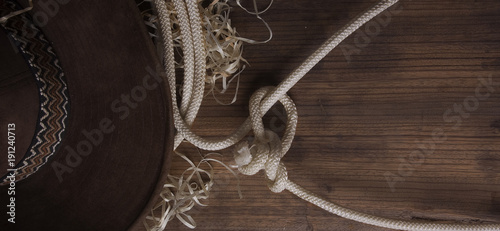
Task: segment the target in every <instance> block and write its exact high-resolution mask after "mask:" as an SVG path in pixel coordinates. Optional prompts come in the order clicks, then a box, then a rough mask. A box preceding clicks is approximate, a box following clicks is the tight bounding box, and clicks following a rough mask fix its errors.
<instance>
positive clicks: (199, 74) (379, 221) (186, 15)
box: [154, 0, 500, 231]
mask: <svg viewBox="0 0 500 231" xmlns="http://www.w3.org/2000/svg"><path fill="white" fill-rule="evenodd" d="M396 2H397V0H382V1H380V2H378V3H377V4H375V5H374V6H373V7H371V8H370V9H368V10H366V11H365V12H364V13H362V14H360V15H359V16H357V17H356V18H354V19H353V20H352V21H351V22H349V23H348V24H347V25H346V26H344V27H343V28H342V29H340V30H339V31H338V32H337V33H335V34H334V35H333V36H332V37H330V38H329V39H328V40H327V41H326V42H325V43H324V44H323V45H321V47H320V48H319V49H318V50H316V51H315V52H314V53H313V54H312V55H311V56H309V57H308V58H307V59H306V60H305V61H304V62H303V63H302V64H301V65H300V66H299V67H298V68H296V69H295V70H294V71H293V72H292V74H290V75H289V76H288V77H287V78H286V79H285V80H284V81H283V82H281V83H280V84H279V85H278V86H277V87H264V88H261V89H259V90H257V91H256V92H255V93H254V94H253V95H252V97H251V99H250V117H249V118H248V119H247V120H246V121H245V122H244V123H243V124H242V125H241V126H240V127H239V128H238V129H237V130H235V131H234V132H233V134H231V135H230V136H228V137H225V138H223V139H217V140H209V139H205V138H203V137H200V136H198V135H196V134H195V133H194V132H192V131H191V129H190V126H191V124H192V123H193V121H194V119H195V118H196V115H197V113H198V110H199V108H200V105H201V102H202V100H203V90H204V85H203V79H204V77H205V72H206V67H205V65H206V64H205V57H206V56H205V53H204V52H205V51H204V40H203V36H202V30H201V19H200V17H199V12H198V9H197V6H196V4H197V2H196V0H173V3H174V5H175V10H176V11H177V13H178V15H179V24H180V30H181V34H182V48H183V58H184V64H185V66H184V86H183V91H182V99H181V105H180V107H179V106H178V104H177V96H176V90H177V89H176V81H175V80H176V75H175V57H174V48H173V47H174V44H173V41H172V30H171V22H170V18H169V17H168V16H167V15H168V12H167V7H166V3H165V0H155V1H154V4H155V7H156V9H157V10H158V16H159V19H160V20H159V24H160V30H161V35H162V42H163V44H162V45H163V49H164V68H165V72H166V74H167V78H168V86H167V87H169V88H170V92H171V97H172V104H173V115H174V123H175V128H176V129H177V134H176V137H175V146H174V150H175V149H176V148H177V147H178V146H179V144H180V143H181V142H182V141H183V140H184V139H185V140H187V141H189V142H190V143H192V144H193V145H195V146H196V147H198V148H200V149H204V150H212V151H215V150H221V149H224V148H228V147H230V146H232V145H235V144H236V146H235V147H236V148H235V152H234V157H235V161H236V163H237V164H238V170H239V171H240V172H242V173H243V174H246V175H253V174H255V173H257V172H258V171H260V170H264V171H265V173H266V178H267V181H268V186H269V189H270V190H271V191H273V192H282V191H283V190H288V191H289V192H291V193H293V194H295V195H296V196H298V197H300V198H302V199H303V200H305V201H308V202H310V203H312V204H314V205H316V206H318V207H320V208H322V209H324V210H326V211H328V212H330V213H333V214H335V215H338V216H341V217H344V218H347V219H350V220H354V221H358V222H362V223H366V224H370V225H375V226H379V227H385V228H391V229H398V230H415V231H417V230H418V231H424V230H439V231H444V230H448V231H466V230H468V231H471V230H481V231H483V230H490V231H492V230H500V224H477V225H470V224H438V223H425V222H415V221H403V220H395V219H388V218H382V217H377V216H373V215H368V214H364V213H361V212H357V211H353V210H351V209H347V208H344V207H341V206H339V205H336V204H334V203H331V202H328V201H326V200H324V199H321V198H320V197H318V196H316V195H315V194H313V193H311V192H309V191H307V190H306V189H304V188H302V187H300V186H299V185H297V184H295V183H294V182H292V181H291V180H289V179H288V175H287V170H286V167H285V165H284V164H283V163H282V162H281V158H283V156H284V155H285V154H286V153H287V151H288V149H289V148H290V146H291V143H292V140H293V137H294V135H295V129H296V126H297V118H298V116H297V109H296V107H295V104H294V103H293V101H292V99H291V98H290V97H288V96H287V95H286V93H287V92H288V90H290V89H291V88H292V87H293V86H294V85H295V84H296V83H297V82H298V81H299V80H300V79H302V77H304V76H305V74H307V72H309V70H311V69H312V68H313V67H314V66H315V65H316V64H317V63H318V62H319V61H321V60H322V59H323V58H324V57H325V56H326V55H327V54H328V53H329V52H330V51H331V50H333V49H334V48H335V47H336V46H337V45H338V44H339V43H340V42H342V41H343V40H344V39H345V38H347V37H348V36H349V35H351V34H352V33H353V32H354V31H356V30H357V29H358V28H360V27H361V26H362V25H363V24H365V23H366V22H368V21H369V20H371V19H372V18H374V17H375V16H377V15H378V14H380V13H381V12H382V11H384V10H386V9H387V8H389V7H390V6H392V5H393V4H395V3H396ZM278 101H279V102H280V103H281V104H283V106H284V107H285V110H286V113H287V123H286V130H285V135H284V136H283V137H282V138H281V139H280V138H279V137H278V135H277V134H276V133H274V132H273V131H271V130H269V129H265V128H264V125H263V123H262V117H263V116H264V114H265V113H266V112H267V111H268V110H269V109H270V108H271V107H272V106H273V105H274V104H275V103H276V102H278ZM250 130H252V131H253V133H254V134H255V139H254V141H253V142H252V144H248V143H247V142H240V143H238V142H239V141H240V140H241V139H242V138H243V137H245V136H246V135H247V134H248V132H250ZM237 143H238V144H237ZM164 227H165V226H164V225H163V226H162V227H161V228H162V229H163V228H164Z"/></svg>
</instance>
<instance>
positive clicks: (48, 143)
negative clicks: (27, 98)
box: [0, 0, 69, 185]
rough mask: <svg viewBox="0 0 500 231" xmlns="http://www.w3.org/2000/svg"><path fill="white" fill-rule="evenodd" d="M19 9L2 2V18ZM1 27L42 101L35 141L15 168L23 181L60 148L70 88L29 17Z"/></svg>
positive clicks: (1, 182) (5, 181) (0, 181)
mask: <svg viewBox="0 0 500 231" xmlns="http://www.w3.org/2000/svg"><path fill="white" fill-rule="evenodd" d="M19 9H21V8H20V6H19V5H18V4H17V3H16V2H15V1H12V0H7V1H0V15H5V14H8V13H9V12H13V11H16V10H19ZM0 26H1V28H2V29H4V30H5V32H6V33H7V34H8V36H9V37H10V39H11V40H12V41H14V43H15V44H16V46H17V48H18V49H19V51H20V52H21V53H22V54H23V56H24V58H25V60H26V61H27V63H28V65H29V67H30V69H31V71H32V73H33V76H34V77H35V79H36V82H37V86H38V91H39V98H40V111H39V114H38V124H37V127H36V129H35V135H34V138H33V140H32V142H31V145H30V147H29V149H28V151H27V152H26V154H25V155H24V157H23V158H22V159H21V161H20V162H19V163H18V164H17V165H16V167H15V168H16V169H17V174H16V181H20V180H23V179H25V178H27V177H28V176H30V175H32V174H33V173H35V172H36V171H38V169H40V168H41V167H42V166H43V165H44V164H45V163H47V161H48V160H49V158H50V157H51V156H52V155H53V154H54V153H55V152H56V151H57V150H58V148H59V147H60V144H61V140H62V137H63V135H64V131H65V128H66V119H67V117H68V112H69V96H68V88H67V84H66V78H65V76H64V73H63V71H62V68H61V66H60V63H59V60H58V58H57V56H56V54H55V53H54V49H53V48H52V46H51V45H50V42H49V41H48V40H47V39H46V37H45V35H44V34H43V33H42V32H41V30H40V29H39V28H38V27H37V26H36V25H35V24H34V23H33V20H32V19H31V17H30V15H29V14H21V15H18V16H15V17H13V18H10V19H9V20H7V22H5V23H3V24H0ZM9 182H10V180H9V179H7V176H3V177H2V178H0V185H6V184H8V183H9Z"/></svg>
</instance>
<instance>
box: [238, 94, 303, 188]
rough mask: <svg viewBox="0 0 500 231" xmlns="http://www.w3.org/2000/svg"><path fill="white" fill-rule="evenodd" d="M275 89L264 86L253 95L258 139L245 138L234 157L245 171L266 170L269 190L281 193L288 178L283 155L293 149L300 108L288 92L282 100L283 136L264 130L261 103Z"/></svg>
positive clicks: (246, 173) (251, 99) (240, 168)
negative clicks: (285, 115)
mask: <svg viewBox="0 0 500 231" xmlns="http://www.w3.org/2000/svg"><path fill="white" fill-rule="evenodd" d="M273 91H274V88H273V87H264V88H261V89H259V90H257V91H256V92H255V93H254V94H253V95H252V97H251V98H250V120H251V122H252V130H253V133H254V135H255V139H254V141H253V142H252V144H251V145H249V143H248V142H246V141H244V142H240V143H239V144H237V145H236V146H235V149H234V159H235V161H236V164H237V165H238V170H239V171H240V172H241V173H242V174H245V175H254V174H256V173H257V172H259V171H260V170H264V171H265V173H266V178H267V181H268V182H267V184H268V187H269V189H270V190H271V191H273V192H277V193H279V192H281V191H283V190H284V189H285V188H286V184H287V181H288V173H287V171H286V167H285V165H284V164H283V163H282V162H281V158H283V156H284V155H285V154H286V152H287V151H288V149H290V145H291V143H292V140H293V136H294V135H295V128H296V125H297V110H296V108H295V104H294V103H293V101H292V99H290V97H288V96H287V95H286V94H285V95H284V96H282V97H281V98H280V99H279V101H280V102H281V103H282V104H283V106H284V108H285V111H286V114H287V124H286V129H285V133H284V136H283V139H280V137H279V136H278V134H276V133H275V132H274V131H271V130H269V129H265V128H264V124H263V122H262V117H263V116H264V114H265V111H262V103H263V102H264V100H265V97H267V96H268V95H270V94H269V93H271V92H273ZM266 111H267V110H266Z"/></svg>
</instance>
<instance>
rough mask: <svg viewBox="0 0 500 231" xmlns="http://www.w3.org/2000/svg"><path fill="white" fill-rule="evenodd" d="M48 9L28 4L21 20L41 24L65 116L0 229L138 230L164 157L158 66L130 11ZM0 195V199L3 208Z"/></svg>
mask: <svg viewBox="0 0 500 231" xmlns="http://www.w3.org/2000/svg"><path fill="white" fill-rule="evenodd" d="M52 2H54V3H55V4H57V7H51V8H50V7H49V8H46V5H43V4H37V3H36V2H35V6H34V8H33V10H32V11H31V12H30V14H31V15H32V16H33V17H34V20H35V21H36V20H37V18H36V17H37V16H38V17H42V16H40V15H42V14H45V15H46V16H48V17H47V18H48V19H47V20H46V23H43V24H40V27H41V30H42V31H43V33H44V34H45V35H46V37H47V38H48V40H49V41H50V42H51V44H52V47H53V49H54V52H55V53H56V54H57V56H58V59H59V61H60V65H61V67H62V70H63V72H64V74H65V77H66V80H67V85H68V92H69V98H70V102H71V107H70V111H69V113H68V118H67V121H66V128H65V132H64V135H63V136H62V139H61V141H60V142H61V143H60V146H59V148H58V150H57V151H56V152H55V153H54V155H53V156H52V157H51V158H50V159H49V160H48V163H47V164H45V165H44V166H42V167H41V168H40V169H39V170H38V171H37V172H36V173H35V174H33V175H32V176H30V177H29V178H27V179H25V180H22V181H19V182H17V183H16V187H15V193H16V194H15V198H16V202H15V211H16V216H15V217H16V218H15V222H16V223H15V224H12V223H10V222H8V220H7V218H5V219H3V220H2V223H3V225H2V227H7V229H8V230H32V229H36V230H126V229H129V228H140V227H141V224H142V220H143V219H144V217H145V216H146V214H147V213H148V212H149V211H150V209H151V207H152V205H153V202H154V199H155V197H153V195H155V194H154V193H157V192H159V190H160V189H161V183H160V184H159V183H158V182H162V180H161V178H164V177H165V176H166V173H167V172H168V167H169V162H170V161H169V159H170V157H171V153H172V151H171V150H172V142H173V124H172V121H173V120H172V116H171V112H170V108H171V107H170V100H169V97H168V96H169V93H168V89H166V88H164V81H163V80H162V79H161V78H162V74H161V71H160V70H161V68H159V67H160V66H159V60H158V58H157V57H156V56H155V53H154V49H153V46H152V43H151V41H150V39H149V37H148V36H147V32H146V29H145V27H144V25H143V23H142V20H141V17H140V15H139V12H138V9H137V8H136V5H135V4H134V3H133V2H132V1H97V0H87V1H78V0H73V1H52ZM59 2H67V3H65V4H60V3H59ZM40 3H41V2H40ZM50 9H52V12H50ZM38 20H40V19H38ZM27 135H28V134H27ZM82 143H87V144H88V143H90V144H91V146H90V148H91V149H92V150H91V151H90V152H89V153H86V154H85V155H82V153H80V152H79V151H78V147H79V145H80V144H82ZM53 163H57V164H56V165H54V164H53ZM54 166H56V167H54ZM57 166H59V168H57ZM61 166H63V167H62V168H61ZM69 169H70V170H69ZM7 187H8V186H3V187H2V188H3V190H2V195H1V196H0V197H1V198H2V201H3V202H5V203H7V202H8V200H9V199H10V196H8V195H7V192H6V191H7ZM4 216H5V215H4ZM11 228H12V229H11Z"/></svg>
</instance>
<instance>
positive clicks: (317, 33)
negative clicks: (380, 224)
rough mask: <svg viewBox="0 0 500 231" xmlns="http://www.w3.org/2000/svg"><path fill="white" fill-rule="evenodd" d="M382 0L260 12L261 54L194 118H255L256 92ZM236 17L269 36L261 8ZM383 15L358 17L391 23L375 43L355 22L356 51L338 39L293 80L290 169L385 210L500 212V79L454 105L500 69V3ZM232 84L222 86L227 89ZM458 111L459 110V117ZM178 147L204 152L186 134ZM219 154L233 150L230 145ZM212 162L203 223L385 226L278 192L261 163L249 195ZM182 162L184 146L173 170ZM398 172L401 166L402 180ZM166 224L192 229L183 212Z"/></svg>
mask: <svg viewBox="0 0 500 231" xmlns="http://www.w3.org/2000/svg"><path fill="white" fill-rule="evenodd" d="M374 2H375V1H337V0H335V1H334V0H318V1H300V0H292V1H277V2H275V3H274V4H273V6H272V7H271V9H270V10H269V11H268V12H267V13H265V14H264V15H262V17H263V18H264V19H266V21H267V22H268V23H269V25H270V26H271V28H272V29H273V33H274V37H273V40H272V41H271V42H269V43H267V44H263V45H247V46H245V51H244V57H245V58H246V59H247V60H248V62H249V63H250V65H251V66H250V67H248V68H247V69H246V70H245V71H244V72H243V74H242V77H241V84H240V86H241V87H240V91H239V92H238V100H237V101H236V102H235V103H234V104H233V105H231V106H220V105H218V104H217V103H216V102H215V100H213V99H212V98H211V97H210V96H209V97H206V98H205V101H204V103H203V105H202V109H201V111H200V115H199V117H198V119H197V121H196V123H195V125H194V130H195V131H196V132H197V133H198V134H200V135H202V136H206V137H221V136H224V135H228V134H230V133H231V132H232V131H233V130H234V129H236V128H237V127H238V126H239V124H240V123H241V122H242V121H244V120H245V118H246V116H247V114H248V109H247V106H248V100H249V97H250V95H251V93H252V92H253V91H255V90H256V89H258V88H259V87H262V86H266V85H270V84H271V85H276V84H278V83H279V82H280V81H281V80H282V79H283V78H285V76H286V75H287V74H289V73H290V72H291V71H292V70H293V68H295V67H296V66H298V65H299V64H300V62H302V61H303V60H304V59H305V58H306V57H307V56H308V55H309V54H311V53H312V52H313V51H314V50H315V49H316V48H317V47H318V46H319V45H320V44H321V43H322V42H323V41H324V40H325V39H327V38H328V37H329V36H330V35H332V34H333V33H334V32H335V31H336V30H338V29H339V28H340V27H342V26H343V25H344V24H346V23H347V22H348V21H349V19H351V18H352V17H354V16H355V15H356V14H358V13H360V12H361V11H363V10H364V9H366V8H367V7H370V6H371V5H372V4H373V3H374ZM394 9H398V10H397V11H395V10H394ZM395 12H397V13H395ZM385 19H386V20H387V18H385ZM232 20H233V23H234V25H235V26H236V27H237V30H238V31H239V32H240V34H241V35H242V36H244V37H250V38H253V39H262V38H266V36H267V34H266V30H265V28H264V27H263V25H262V24H260V23H259V21H258V20H257V19H255V18H254V17H253V16H250V15H248V14H245V13H243V12H242V11H241V10H239V9H237V8H235V9H234V12H233V13H232ZM379 20H382V19H379ZM374 22H375V23H374V24H373V23H372V24H371V26H372V27H370V28H367V27H366V26H365V27H362V28H361V30H360V31H362V32H364V33H365V34H366V30H367V29H368V30H372V32H373V31H376V28H375V27H376V26H377V25H378V26H379V27H380V30H379V31H378V30H377V31H376V32H377V33H375V32H373V35H372V36H369V42H362V40H361V36H360V35H359V34H355V35H353V36H350V37H349V38H348V39H347V40H346V41H344V42H343V43H342V45H343V46H344V48H346V47H348V46H351V47H357V49H358V50H356V52H357V53H355V54H352V55H350V56H347V55H345V52H343V50H342V49H341V48H337V49H335V50H334V51H333V52H332V53H330V54H329V55H328V56H327V57H326V58H325V59H324V60H323V61H322V62H321V63H320V64H319V65H318V66H316V67H315V68H314V69H313V70H312V71H311V72H310V73H309V74H308V75H307V76H306V77H305V78H304V79H303V80H301V81H300V82H299V84H297V86H296V87H294V88H293V89H292V90H291V91H290V96H291V97H292V98H293V99H294V100H295V103H296V105H297V107H298V110H299V125H298V128H297V134H296V138H295V141H294V144H293V145H292V148H291V150H290V151H289V153H288V154H287V156H286V157H285V158H284V159H283V161H284V163H285V164H286V166H287V168H288V172H289V178H290V179H291V180H293V181H294V182H296V183H298V184H300V185H302V186H304V187H305V188H307V189H309V190H311V191H313V192H315V193H317V194H319V195H321V196H323V197H325V198H327V199H329V200H331V201H333V202H336V203H338V204H340V205H343V206H345V207H348V208H351V209H355V210H359V211H362V212H366V213H370V214H374V215H378V216H385V217H391V218H400V219H408V220H425V221H436V222H447V221H455V222H466V223H483V222H496V223H500V142H499V141H500V86H499V85H496V86H495V88H494V92H492V93H491V94H490V95H489V96H488V97H486V98H485V99H482V100H479V99H478V100H477V105H473V104H471V105H468V106H469V108H471V107H472V108H473V109H474V110H470V111H465V112H467V113H468V114H467V115H466V116H463V115H462V116H461V115H460V114H458V113H456V112H454V104H457V105H463V104H464V102H465V103H473V102H475V101H474V99H477V97H476V93H475V90H476V88H477V87H478V86H480V83H481V81H480V79H479V78H485V79H487V78H490V77H491V79H492V81H493V82H495V83H499V82H500V58H499V57H500V4H498V1H486V0H484V1H451V0H446V1H430V0H423V1H402V3H401V4H400V5H399V6H398V7H395V8H393V13H391V15H390V22H388V23H387V25H385V24H382V23H381V21H377V20H375V21H374ZM377 23H378V24H377ZM357 33H360V32H357ZM368 33H370V32H368ZM360 41H361V42H360ZM233 87H234V86H233ZM481 89H482V91H481V92H480V93H482V94H485V93H486V92H485V88H481ZM233 92H234V91H232V92H231V91H230V92H228V93H227V94H225V95H219V96H218V97H219V98H220V99H222V100H224V101H225V102H227V101H230V99H231V97H232V95H231V93H233ZM476 106H477V108H476ZM462 108H464V106H462ZM447 110H451V113H449V115H448V117H447V119H446V118H444V116H443V115H445V113H446V111H447ZM451 116H456V117H453V118H454V119H460V120H461V123H460V124H459V125H457V126H456V127H455V128H454V125H456V121H455V120H453V119H451ZM273 118H274V119H273ZM284 118H286V117H284V116H283V115H282V112H281V111H280V109H276V110H271V111H270V112H269V113H268V116H267V118H266V119H265V121H266V122H265V124H266V126H270V127H271V126H274V128H275V129H279V127H280V124H279V121H281V120H282V119H284ZM435 129H442V130H441V131H442V132H443V133H444V134H446V140H444V141H440V142H437V143H435V145H434V147H433V148H431V149H428V150H427V153H426V154H425V158H424V159H423V160H422V162H421V163H413V164H410V165H408V166H409V167H410V168H411V169H410V170H408V169H404V167H405V166H406V165H403V164H402V163H408V162H407V161H405V159H408V158H409V157H410V156H411V153H413V152H414V151H418V150H419V145H420V142H422V141H426V140H429V139H430V140H432V137H433V136H432V134H433V131H434V130H435ZM180 150H181V152H183V153H185V154H187V155H189V156H191V157H192V158H194V159H196V157H197V156H198V151H197V150H196V149H194V148H192V147H190V146H189V145H183V146H182V148H181V149H180ZM202 153H207V152H204V151H203V152H202ZM220 153H222V154H223V157H222V159H223V160H224V161H225V162H227V163H230V162H231V158H232V157H231V155H232V154H231V150H230V149H228V150H223V151H221V152H220ZM215 166H216V167H215V168H216V177H217V181H216V185H215V187H214V192H213V195H212V196H213V197H212V198H211V199H210V200H209V201H208V204H209V206H207V207H196V208H195V209H194V211H193V213H192V214H193V218H194V219H195V220H196V222H197V224H198V227H197V229H198V230H387V229H381V228H374V227H372V226H368V225H364V224H359V223H356V222H352V221H349V220H346V219H343V218H339V217H337V216H334V215H331V214H329V213H327V212H324V211H322V210H321V209H319V208H317V207H315V206H313V205H310V204H307V203H306V202H304V201H302V200H300V199H298V198H296V197H295V196H293V195H291V194H290V193H287V192H283V193H281V194H274V193H272V192H270V191H269V189H268V188H267V187H266V183H265V180H264V176H263V174H262V173H259V174H257V175H255V176H250V177H248V176H242V175H239V177H240V179H241V190H242V191H243V195H244V198H243V199H239V197H238V193H237V187H236V185H237V181H236V179H235V178H234V177H233V176H231V174H230V173H229V172H227V171H226V170H224V168H223V167H221V166H218V165H215ZM185 167H186V165H185V163H184V162H183V161H182V160H180V158H174V160H173V163H172V174H180V173H182V171H183V170H184V169H185ZM402 167H403V168H402ZM387 174H394V175H397V176H399V177H400V181H397V182H396V183H395V184H394V185H393V190H391V187H390V184H389V182H388V181H387V179H386V177H385V175H387ZM402 174H403V175H404V176H403V175H402ZM168 230H188V229H187V228H185V227H184V226H183V225H182V224H181V223H180V222H178V221H175V220H174V221H172V222H171V223H169V225H168Z"/></svg>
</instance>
